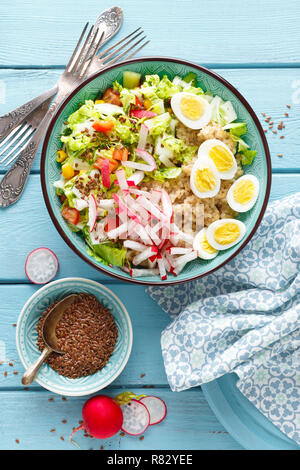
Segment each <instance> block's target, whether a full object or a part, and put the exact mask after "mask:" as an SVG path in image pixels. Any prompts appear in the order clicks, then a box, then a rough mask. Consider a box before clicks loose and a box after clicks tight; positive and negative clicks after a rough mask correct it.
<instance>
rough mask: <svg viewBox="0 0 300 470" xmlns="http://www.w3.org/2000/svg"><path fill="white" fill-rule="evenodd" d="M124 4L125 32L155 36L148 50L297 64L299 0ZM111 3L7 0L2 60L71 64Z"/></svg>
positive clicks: (204, 59)
mask: <svg viewBox="0 0 300 470" xmlns="http://www.w3.org/2000/svg"><path fill="white" fill-rule="evenodd" d="M118 5H119V6H120V7H122V8H123V11H124V17H125V21H124V26H123V28H122V31H121V32H120V33H119V37H121V35H123V34H126V33H128V32H129V31H132V30H133V29H135V28H137V27H138V26H143V28H144V29H145V31H146V33H147V35H148V36H149V37H150V38H151V44H150V45H149V46H148V47H147V50H146V51H145V55H157V54H160V55H169V56H174V55H175V56H178V57H182V58H189V59H190V60H192V61H196V62H201V63H203V64H216V63H220V64H243V63H255V64H270V63H271V64H282V63H288V64H295V63H299V57H300V56H299V42H300V31H299V28H298V21H297V18H298V19H299V14H300V5H299V2H298V1H297V0H290V1H289V2H288V7H286V8H283V6H282V2H281V1H280V0H264V1H263V2H262V1H260V0H246V1H243V2H237V1H236V0H230V1H229V2H224V1H223V0H215V1H214V2H211V1H210V0H203V1H201V2H197V1H194V0H173V1H164V2H162V1H161V0H152V1H144V2H142V3H141V2H137V1H136V0H119V1H118ZM110 6H111V1H110V0H103V1H102V2H100V3H99V1H98V0H87V2H86V3H85V8H83V7H82V3H81V2H74V1H73V0H64V2H63V4H62V3H61V1H60V0H52V1H51V2H40V1H39V0H25V1H24V0H15V1H13V2H11V1H10V0H4V1H2V2H1V34H2V37H3V38H5V41H2V43H1V45H0V63H1V64H3V65H6V66H7V65H12V64H16V65H24V64H25V65H38V66H40V65H53V64H65V63H66V61H67V59H68V57H69V56H70V54H71V51H72V49H73V48H74V44H75V41H76V40H77V37H78V36H79V32H80V30H81V28H82V27H83V25H84V23H85V22H86V21H87V20H91V21H93V20H95V19H96V18H97V16H98V15H99V14H100V12H101V11H102V10H103V9H105V8H108V7H110ZM16 31H17V32H18V38H21V40H16ZM278 31H281V34H278ZM271 32H272V34H271Z"/></svg>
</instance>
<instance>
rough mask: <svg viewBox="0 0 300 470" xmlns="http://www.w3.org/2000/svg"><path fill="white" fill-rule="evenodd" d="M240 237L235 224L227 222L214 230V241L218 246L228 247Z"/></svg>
mask: <svg viewBox="0 0 300 470" xmlns="http://www.w3.org/2000/svg"><path fill="white" fill-rule="evenodd" d="M239 236H240V229H239V227H238V225H237V224H235V223H233V222H227V223H225V224H223V225H220V226H219V227H217V228H216V230H215V232H214V239H215V241H216V242H217V243H219V244H220V245H229V244H230V243H234V242H235V241H236V240H237V239H238V238H239Z"/></svg>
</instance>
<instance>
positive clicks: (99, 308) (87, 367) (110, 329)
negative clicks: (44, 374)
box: [37, 294, 118, 379]
mask: <svg viewBox="0 0 300 470" xmlns="http://www.w3.org/2000/svg"><path fill="white" fill-rule="evenodd" d="M54 305H55V303H54V304H52V305H50V307H48V308H47V309H46V310H45V312H44V313H43V315H42V316H41V318H40V320H39V322H38V326H37V331H38V341H37V346H38V348H39V350H40V351H42V350H43V349H44V347H45V343H44V341H43V338H42V328H43V323H44V320H45V317H46V315H47V314H48V312H49V311H50V309H51V308H52V307H53V306H54ZM56 336H57V339H58V345H59V348H60V349H61V350H62V351H65V354H56V353H52V354H50V356H49V358H48V359H47V361H46V362H47V363H48V364H49V366H50V367H52V369H54V370H55V371H56V372H58V374H59V375H63V376H65V377H68V378H70V379H77V378H79V377H85V376H87V375H91V374H94V373H95V372H98V371H99V370H100V369H102V368H103V367H104V366H105V365H106V364H107V362H108V360H109V358H110V356H111V355H112V353H113V351H114V348H115V344H116V340H117V336H118V332H117V327H116V324H115V321H114V317H113V316H112V314H111V313H110V311H109V310H108V309H107V308H105V307H103V305H101V304H100V302H99V301H98V300H97V299H96V297H94V296H93V295H89V294H79V297H78V299H77V300H76V301H75V302H74V303H73V304H72V305H71V306H70V307H69V308H68V309H67V310H66V311H65V312H64V314H63V316H62V318H61V320H60V321H59V322H58V324H57V327H56Z"/></svg>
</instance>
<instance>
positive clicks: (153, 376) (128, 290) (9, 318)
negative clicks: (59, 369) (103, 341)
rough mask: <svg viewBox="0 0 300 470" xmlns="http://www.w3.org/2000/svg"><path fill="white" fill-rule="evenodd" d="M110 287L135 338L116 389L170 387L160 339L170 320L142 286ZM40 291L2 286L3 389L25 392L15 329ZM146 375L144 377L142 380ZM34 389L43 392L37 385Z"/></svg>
mask: <svg viewBox="0 0 300 470" xmlns="http://www.w3.org/2000/svg"><path fill="white" fill-rule="evenodd" d="M75 272H76V271H74V272H73V275H75ZM78 275H80V273H79V274H78ZM107 287H108V288H109V289H111V290H112V291H113V292H114V293H115V294H116V295H117V296H118V297H119V298H120V299H121V300H122V302H123V303H124V305H125V307H126V308H127V310H128V312H129V315H130V317H131V320H132V326H133V338H134V341H133V348H132V353H131V356H130V359H129V361H128V364H127V366H126V368H125V369H124V371H123V372H122V374H121V375H120V376H119V377H118V378H117V379H116V381H115V382H114V386H116V385H118V386H122V387H125V386H143V385H147V384H148V385H150V384H152V385H163V386H167V379H166V375H165V371H164V367H163V360H162V356H161V348H160V335H161V332H162V330H163V329H164V328H165V327H166V326H167V325H168V323H169V322H170V318H169V316H168V315H167V314H166V313H165V312H163V311H162V310H161V309H160V307H158V306H157V304H156V303H155V302H154V301H153V300H152V299H151V298H150V296H149V295H148V294H146V292H145V288H144V287H143V286H137V287H136V286H133V285H127V284H125V283H116V284H110V285H108V286H107ZM37 289H38V287H37V286H33V285H27V286H26V285H0V299H1V303H0V361H4V363H3V364H1V365H0V389H1V388H2V389H3V388H11V387H15V388H19V389H23V387H22V385H21V376H22V374H23V372H24V368H23V365H22V364H21V361H20V360H19V357H18V353H17V350H16V342H15V334H16V328H15V327H14V326H13V325H14V324H15V323H16V322H17V318H18V316H19V313H20V312H21V309H22V307H23V305H24V304H25V302H26V301H27V300H28V299H29V297H30V296H31V295H32V294H33V292H35V291H36V290H37ZM3 347H4V348H5V350H6V353H5V358H4V357H1V356H3V355H4V352H3ZM9 364H13V366H10V365H9ZM5 372H6V374H5ZM16 372H17V373H18V374H17V375H16ZM143 374H145V376H144V377H141V375H143ZM32 386H33V387H34V388H37V387H38V388H40V387H39V386H38V384H36V383H35V384H33V385H32Z"/></svg>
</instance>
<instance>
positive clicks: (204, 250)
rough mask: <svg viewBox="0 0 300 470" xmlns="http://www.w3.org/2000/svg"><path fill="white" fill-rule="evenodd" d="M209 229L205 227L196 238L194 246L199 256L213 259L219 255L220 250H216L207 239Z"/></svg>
mask: <svg viewBox="0 0 300 470" xmlns="http://www.w3.org/2000/svg"><path fill="white" fill-rule="evenodd" d="M206 232H207V229H206V228H203V229H202V230H200V232H198V233H197V235H196V236H195V238H194V241H193V248H194V250H195V251H197V252H198V256H199V258H202V259H213V258H215V257H216V256H217V254H218V250H215V249H214V248H213V247H212V246H211V245H210V244H209V243H208V241H207V236H206Z"/></svg>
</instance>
